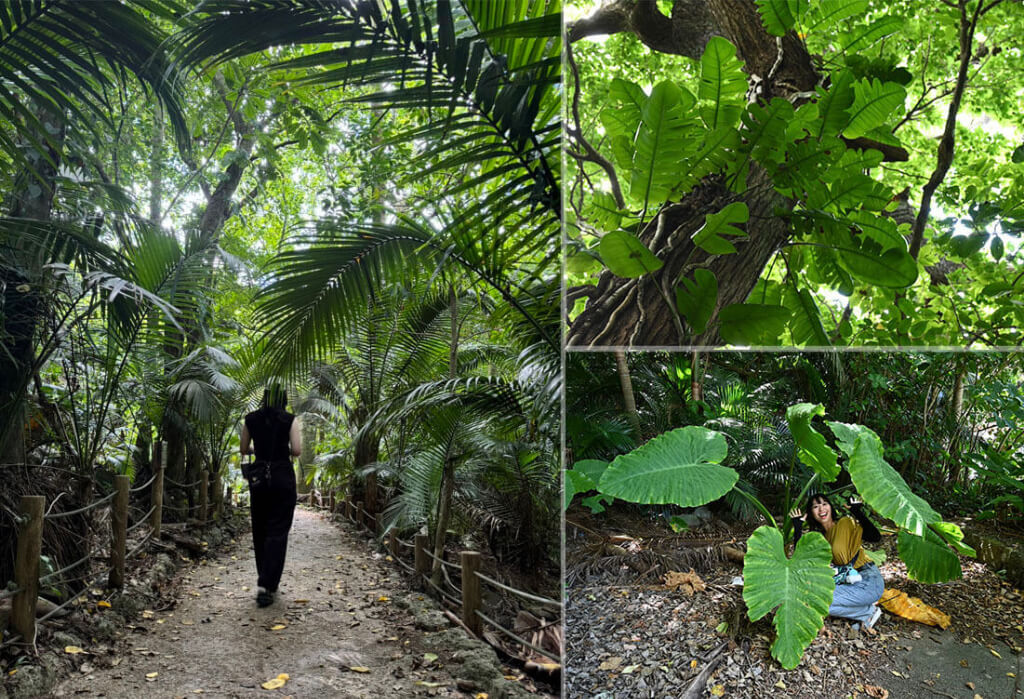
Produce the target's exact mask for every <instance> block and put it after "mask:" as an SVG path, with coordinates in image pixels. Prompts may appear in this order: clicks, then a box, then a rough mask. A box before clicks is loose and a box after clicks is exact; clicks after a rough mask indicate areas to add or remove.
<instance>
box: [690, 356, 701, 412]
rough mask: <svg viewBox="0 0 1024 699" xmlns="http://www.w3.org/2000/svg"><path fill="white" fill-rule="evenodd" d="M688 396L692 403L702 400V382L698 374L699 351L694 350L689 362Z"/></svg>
mask: <svg viewBox="0 0 1024 699" xmlns="http://www.w3.org/2000/svg"><path fill="white" fill-rule="evenodd" d="M690 398H691V399H692V400H693V402H694V403H699V402H700V401H702V400H704V384H703V382H702V380H701V374H700V352H699V351H697V350H694V352H693V359H692V361H691V362H690Z"/></svg>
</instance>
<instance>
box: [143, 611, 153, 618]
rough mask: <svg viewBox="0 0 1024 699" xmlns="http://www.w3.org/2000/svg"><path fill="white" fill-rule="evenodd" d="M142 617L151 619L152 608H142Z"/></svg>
mask: <svg viewBox="0 0 1024 699" xmlns="http://www.w3.org/2000/svg"><path fill="white" fill-rule="evenodd" d="M142 618H143V619H152V618H153V610H152V609H143V610H142Z"/></svg>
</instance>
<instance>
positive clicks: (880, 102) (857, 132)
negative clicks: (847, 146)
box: [843, 78, 907, 138]
mask: <svg viewBox="0 0 1024 699" xmlns="http://www.w3.org/2000/svg"><path fill="white" fill-rule="evenodd" d="M853 94H854V98H853V104H852V105H851V106H850V108H849V109H848V110H847V112H848V113H849V115H850V120H849V122H847V124H846V128H845V129H843V135H845V136H846V137H847V138H860V137H861V136H863V135H864V134H866V133H868V132H869V131H871V130H872V129H875V128H878V127H879V126H881V125H882V124H884V123H885V122H886V120H887V119H888V118H889V115H890V114H892V113H893V111H895V110H896V109H897V108H899V107H902V106H903V103H904V102H905V101H906V99H907V91H906V90H905V89H903V86H902V85H900V84H898V83H883V82H882V81H881V80H878V79H877V78H875V79H874V80H866V79H865V80H860V81H858V82H856V83H854V84H853Z"/></svg>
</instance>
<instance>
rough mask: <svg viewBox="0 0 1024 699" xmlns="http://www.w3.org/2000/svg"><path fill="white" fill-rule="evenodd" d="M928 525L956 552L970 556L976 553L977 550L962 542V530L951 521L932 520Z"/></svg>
mask: <svg viewBox="0 0 1024 699" xmlns="http://www.w3.org/2000/svg"><path fill="white" fill-rule="evenodd" d="M929 526H931V528H932V529H933V530H935V533H936V534H938V535H939V536H941V537H942V538H943V539H945V540H946V543H947V544H949V545H950V546H952V547H953V548H954V549H956V552H957V553H961V554H963V555H965V556H971V557H972V558H973V557H975V556H977V555H978V552H977V551H975V550H974V548H973V547H971V546H968V545H967V544H965V543H964V533H963V530H961V529H960V527H958V526H957V525H955V524H953V523H952V522H933V523H932V524H931V525H929Z"/></svg>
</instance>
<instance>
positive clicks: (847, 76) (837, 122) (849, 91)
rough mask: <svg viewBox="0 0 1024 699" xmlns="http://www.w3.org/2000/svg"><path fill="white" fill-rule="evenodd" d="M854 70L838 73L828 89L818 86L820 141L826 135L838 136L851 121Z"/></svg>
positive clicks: (817, 134) (818, 134) (818, 133)
mask: <svg viewBox="0 0 1024 699" xmlns="http://www.w3.org/2000/svg"><path fill="white" fill-rule="evenodd" d="M853 82H854V77H853V72H851V71H849V70H843V71H840V72H839V73H837V74H836V75H835V76H834V77H833V80H832V85H831V86H830V87H829V88H828V90H827V91H825V90H822V89H821V88H818V94H819V98H818V119H819V124H820V125H819V128H818V132H817V133H816V134H814V135H815V136H816V137H817V138H818V140H819V141H820V140H821V139H822V138H824V137H826V136H836V135H838V134H839V132H840V131H842V130H843V127H844V126H846V124H847V123H849V121H850V115H849V114H848V113H847V110H848V109H849V108H850V106H851V105H853Z"/></svg>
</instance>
